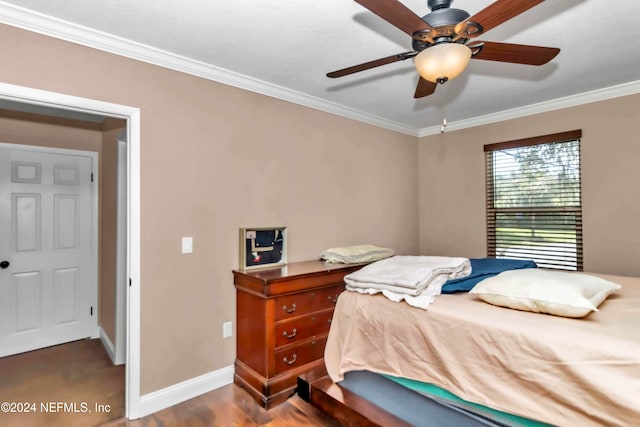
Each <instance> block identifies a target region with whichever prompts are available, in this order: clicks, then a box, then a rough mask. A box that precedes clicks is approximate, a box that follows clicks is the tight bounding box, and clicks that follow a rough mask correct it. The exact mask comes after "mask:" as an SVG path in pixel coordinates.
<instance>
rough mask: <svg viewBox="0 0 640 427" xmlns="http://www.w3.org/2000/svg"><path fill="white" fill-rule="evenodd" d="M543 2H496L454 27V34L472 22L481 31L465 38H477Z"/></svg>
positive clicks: (528, 0) (541, 0)
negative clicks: (478, 26) (477, 25)
mask: <svg viewBox="0 0 640 427" xmlns="http://www.w3.org/2000/svg"><path fill="white" fill-rule="evenodd" d="M543 1H544V0H497V1H496V2H494V3H492V4H490V5H489V6H487V7H486V8H484V9H482V10H481V11H480V12H478V13H476V14H475V15H473V16H471V17H470V18H467V19H465V20H464V21H462V22H460V23H459V24H458V25H456V27H455V32H456V34H462V33H464V30H465V27H466V25H467V23H468V22H473V23H476V24H480V25H481V26H482V30H483V31H482V32H475V33H474V32H473V31H471V32H469V33H468V34H467V35H466V36H465V37H475V36H479V35H480V34H481V33H486V32H487V31H489V30H491V29H492V28H495V27H497V26H498V25H500V24H502V23H504V22H506V21H508V20H509V19H511V18H513V17H515V16H518V15H520V14H521V13H523V12H525V11H527V10H529V9H531V8H532V7H533V6H537V5H538V4H540V3H542V2H543Z"/></svg>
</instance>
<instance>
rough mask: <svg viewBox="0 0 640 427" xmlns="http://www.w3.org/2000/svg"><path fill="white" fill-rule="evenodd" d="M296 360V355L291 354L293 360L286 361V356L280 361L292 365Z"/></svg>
mask: <svg viewBox="0 0 640 427" xmlns="http://www.w3.org/2000/svg"><path fill="white" fill-rule="evenodd" d="M296 360H298V355H297V354H295V353H293V359H291V360H289V359H287V356H285V357H283V358H282V361H283V362H284V363H286V364H287V365H293V364H294V363H296Z"/></svg>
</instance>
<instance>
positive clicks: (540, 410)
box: [325, 275, 640, 427]
mask: <svg viewBox="0 0 640 427" xmlns="http://www.w3.org/2000/svg"><path fill="white" fill-rule="evenodd" d="M599 276H601V277H605V278H607V279H609V280H612V281H615V282H617V283H619V284H621V285H622V289H621V290H620V291H618V292H616V294H614V295H612V296H610V297H609V299H607V300H606V301H605V302H604V303H603V304H602V305H601V306H600V311H598V312H594V313H592V314H590V315H589V316H587V317H585V318H582V319H570V318H563V317H556V316H550V315H545V314H539V313H530V312H521V311H517V310H511V309H507V308H501V307H496V306H492V305H489V304H486V303H484V302H482V301H480V300H479V299H477V298H476V297H474V296H473V295H470V294H466V293H465V294H454V295H441V296H439V297H438V299H437V300H436V302H435V303H434V304H432V305H431V306H430V307H429V310H426V311H425V310H422V309H417V308H412V307H410V306H408V305H406V304H404V303H394V302H392V301H389V300H388V299H386V298H385V297H383V296H381V295H363V294H358V293H355V292H344V293H342V294H341V296H340V298H339V299H338V302H337V304H336V309H335V312H334V317H333V320H332V326H331V330H330V333H329V337H328V341H327V346H326V350H325V363H326V366H327V371H328V373H329V375H330V377H331V378H332V380H333V381H334V382H338V381H341V380H342V379H343V377H344V374H345V372H350V371H371V372H375V373H380V374H386V375H391V376H394V377H400V378H405V379H409V380H415V381H419V382H425V383H429V384H433V385H435V386H438V387H441V388H443V389H445V390H447V391H449V392H451V393H453V394H454V395H456V396H458V397H459V398H461V399H464V400H465V401H468V402H473V403H476V404H479V405H483V406H487V407H490V408H494V409H497V410H499V411H503V412H507V413H510V414H515V415H518V416H522V417H526V418H531V419H533V420H537V421H541V422H545V423H549V424H553V425H557V426H567V427H573V426H576V425H580V426H602V425H607V426H631V425H638V420H640V328H639V327H638V325H640V279H639V278H628V277H618V276H605V275H599Z"/></svg>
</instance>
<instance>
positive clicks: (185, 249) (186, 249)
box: [182, 237, 193, 254]
mask: <svg viewBox="0 0 640 427" xmlns="http://www.w3.org/2000/svg"><path fill="white" fill-rule="evenodd" d="M192 252H193V237H183V238H182V253H183V254H190V253H192Z"/></svg>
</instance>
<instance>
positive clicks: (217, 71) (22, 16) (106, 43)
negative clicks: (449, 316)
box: [0, 1, 419, 136]
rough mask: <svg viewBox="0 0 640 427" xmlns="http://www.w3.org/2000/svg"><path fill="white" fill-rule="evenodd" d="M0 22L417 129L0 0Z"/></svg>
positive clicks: (299, 101) (414, 132)
mask: <svg viewBox="0 0 640 427" xmlns="http://www.w3.org/2000/svg"><path fill="white" fill-rule="evenodd" d="M0 22H1V23H4V24H7V25H10V26H13V27H17V28H22V29H24V30H28V31H32V32H35V33H39V34H43V35H46V36H50V37H54V38H57V39H61V40H65V41H68V42H72V43H76V44H79V45H82V46H87V47H91V48H94V49H99V50H102V51H105V52H109V53H113V54H116V55H120V56H124V57H127V58H131V59H135V60H138V61H142V62H146V63H149V64H153V65H157V66H160V67H163V68H168V69H171V70H175V71H180V72H183V73H187V74H191V75H194V76H197V77H202V78H204V79H208V80H212V81H215V82H219V83H223V84H226V85H229V86H234V87H237V88H240V89H244V90H248V91H251V92H255V93H259V94H261V95H267V96H270V97H273V98H277V99H281V100H284V101H288V102H292V103H294V104H298V105H303V106H305V107H309V108H313V109H316V110H321V111H325V112H327V113H332V114H336V115H339V116H343V117H346V118H349V119H353V120H357V121H359V122H363V123H367V124H370V125H374V126H378V127H382V128H385V129H389V130H392V131H395V132H400V133H404V134H407V135H411V136H418V131H419V129H417V128H415V127H412V126H407V125H404V124H402V123H398V122H396V121H392V120H388V119H385V118H383V117H379V116H375V115H372V114H368V113H364V112H362V111H358V110H356V109H353V108H349V107H345V106H343V105H339V104H336V103H333V102H328V101H325V100H323V99H320V98H317V97H313V96H310V95H307V94H304V93H302V92H298V91H295V90H291V89H289V88H286V87H283V86H279V85H275V84H271V83H268V82H265V81H262V80H258V79H255V78H252V77H248V76H245V75H243V74H240V73H236V72H234V71H230V70H226V69H224V68H220V67H216V66H213V65H210V64H207V63H204V62H201V61H196V60H194V59H190V58H186V57H184V56H180V55H176V54H173V53H170V52H166V51H163V50H160V49H157V48H154V47H151V46H147V45H144V44H142V43H137V42H134V41H131V40H127V39H125V38H122V37H118V36H114V35H112V34H108V33H105V32H103V31H98V30H94V29H91V28H88V27H84V26H82V25H78V24H75V23H72V22H68V21H64V20H62V19H58V18H55V17H52V16H48V15H44V14H42V13H39V12H35V11H32V10H29V9H25V8H22V7H19V6H15V5H12V4H7V3H5V2H2V1H0Z"/></svg>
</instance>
